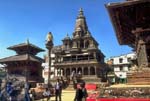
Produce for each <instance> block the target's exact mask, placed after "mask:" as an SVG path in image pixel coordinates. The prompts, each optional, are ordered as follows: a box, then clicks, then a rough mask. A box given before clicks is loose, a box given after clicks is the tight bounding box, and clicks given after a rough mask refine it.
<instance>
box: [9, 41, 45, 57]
mask: <svg viewBox="0 0 150 101" xmlns="http://www.w3.org/2000/svg"><path fill="white" fill-rule="evenodd" d="M7 49H10V50H14V51H16V53H17V54H25V53H29V54H32V55H36V54H37V53H38V52H43V51H44V50H43V49H41V48H39V47H37V46H35V45H33V44H31V43H29V42H27V43H21V44H18V45H14V46H10V47H8V48H7Z"/></svg>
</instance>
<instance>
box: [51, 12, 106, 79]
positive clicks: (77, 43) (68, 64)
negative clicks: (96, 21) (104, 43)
mask: <svg viewBox="0 0 150 101" xmlns="http://www.w3.org/2000/svg"><path fill="white" fill-rule="evenodd" d="M72 36H73V37H72V38H70V37H69V36H68V34H67V36H66V37H65V38H64V39H63V40H62V41H63V45H61V46H59V48H58V47H54V48H53V51H54V52H55V54H56V63H55V69H56V70H57V71H59V73H58V74H60V75H61V76H66V77H68V76H70V75H71V73H72V72H73V71H75V73H76V74H78V73H81V74H82V76H83V77H84V78H89V77H96V78H97V77H100V76H101V74H102V73H101V72H100V71H101V69H102V68H105V63H104V57H105V56H104V54H103V53H102V52H101V51H100V50H99V49H98V43H97V42H96V40H95V39H94V38H93V37H92V35H91V33H90V31H89V30H88V26H87V23H86V18H85V16H84V14H83V10H82V9H80V10H79V14H78V16H77V19H76V23H75V29H74V32H73V34H72Z"/></svg>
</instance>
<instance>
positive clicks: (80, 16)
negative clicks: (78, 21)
mask: <svg viewBox="0 0 150 101" xmlns="http://www.w3.org/2000/svg"><path fill="white" fill-rule="evenodd" d="M78 18H84V14H83V10H82V8H80V9H79V15H78Z"/></svg>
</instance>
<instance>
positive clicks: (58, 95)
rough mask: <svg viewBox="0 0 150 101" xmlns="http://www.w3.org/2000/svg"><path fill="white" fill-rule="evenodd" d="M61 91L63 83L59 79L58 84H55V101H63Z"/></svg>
mask: <svg viewBox="0 0 150 101" xmlns="http://www.w3.org/2000/svg"><path fill="white" fill-rule="evenodd" d="M61 93H62V83H61V82H60V80H59V79H57V82H56V85H55V101H58V98H59V101H61Z"/></svg>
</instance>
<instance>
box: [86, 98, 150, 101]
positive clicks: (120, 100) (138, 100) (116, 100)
mask: <svg viewBox="0 0 150 101" xmlns="http://www.w3.org/2000/svg"><path fill="white" fill-rule="evenodd" d="M87 101H150V99H143V98H100V99H98V100H96V99H91V98H87Z"/></svg>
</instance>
